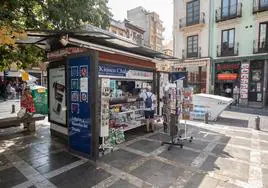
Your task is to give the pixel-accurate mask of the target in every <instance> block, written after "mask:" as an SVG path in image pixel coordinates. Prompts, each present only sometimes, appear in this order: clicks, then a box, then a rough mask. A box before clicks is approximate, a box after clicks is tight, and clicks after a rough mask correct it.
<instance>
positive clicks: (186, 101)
mask: <svg viewBox="0 0 268 188" xmlns="http://www.w3.org/2000/svg"><path fill="white" fill-rule="evenodd" d="M181 94H182V95H181V96H182V101H181V120H183V121H184V122H183V123H182V124H181V123H180V126H183V128H184V132H183V134H182V135H180V136H179V141H181V142H184V141H189V142H192V141H193V137H192V136H189V135H188V134H187V120H190V117H191V112H192V111H193V102H192V97H193V90H192V88H182V89H181Z"/></svg>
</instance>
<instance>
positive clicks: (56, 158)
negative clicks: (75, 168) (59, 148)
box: [36, 151, 79, 174]
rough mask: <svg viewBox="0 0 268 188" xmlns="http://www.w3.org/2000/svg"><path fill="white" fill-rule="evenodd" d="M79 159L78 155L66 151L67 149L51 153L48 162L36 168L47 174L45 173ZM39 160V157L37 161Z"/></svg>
mask: <svg viewBox="0 0 268 188" xmlns="http://www.w3.org/2000/svg"><path fill="white" fill-rule="evenodd" d="M78 160H79V158H78V157H76V156H73V155H71V154H70V153H69V152H66V151H63V152H59V153H54V154H51V155H49V158H48V161H47V163H45V164H44V165H42V166H39V167H37V168H36V170H37V171H38V172H40V173H41V174H45V173H48V172H51V171H53V170H56V169H58V168H61V167H63V166H65V165H68V164H70V163H73V162H75V161H78ZM38 162H39V161H38V159H37V160H36V163H38Z"/></svg>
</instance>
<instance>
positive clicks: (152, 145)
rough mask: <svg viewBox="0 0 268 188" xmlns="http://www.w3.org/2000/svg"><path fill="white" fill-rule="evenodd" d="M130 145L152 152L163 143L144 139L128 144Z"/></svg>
mask: <svg viewBox="0 0 268 188" xmlns="http://www.w3.org/2000/svg"><path fill="white" fill-rule="evenodd" d="M128 147H130V148H133V149H136V150H139V151H142V152H145V153H151V152H153V151H154V150H156V149H158V148H160V147H161V144H160V143H159V142H154V141H150V140H144V139H142V140H139V141H137V142H134V143H133V144H130V145H128Z"/></svg>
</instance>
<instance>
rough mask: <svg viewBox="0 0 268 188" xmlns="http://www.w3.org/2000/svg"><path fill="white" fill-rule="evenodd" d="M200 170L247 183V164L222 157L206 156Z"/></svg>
mask: <svg viewBox="0 0 268 188" xmlns="http://www.w3.org/2000/svg"><path fill="white" fill-rule="evenodd" d="M200 169H201V170H202V171H206V172H214V173H217V174H219V175H224V176H227V177H231V178H234V179H238V180H241V181H247V180H248V178H249V165H248V164H243V163H239V162H236V161H232V160H228V159H226V158H222V157H214V156H208V158H207V159H206V161H205V162H204V164H203V165H202V166H201V168H200Z"/></svg>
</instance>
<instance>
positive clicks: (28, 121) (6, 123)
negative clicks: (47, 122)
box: [0, 114, 46, 132]
mask: <svg viewBox="0 0 268 188" xmlns="http://www.w3.org/2000/svg"><path fill="white" fill-rule="evenodd" d="M45 118H46V116H44V115H41V114H34V115H33V116H32V117H27V118H23V119H19V118H18V117H7V118H3V119H0V129H5V128H10V127H18V126H20V125H21V124H23V125H24V128H26V129H28V130H29V131H31V132H32V131H35V122H36V121H41V120H44V119H45Z"/></svg>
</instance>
